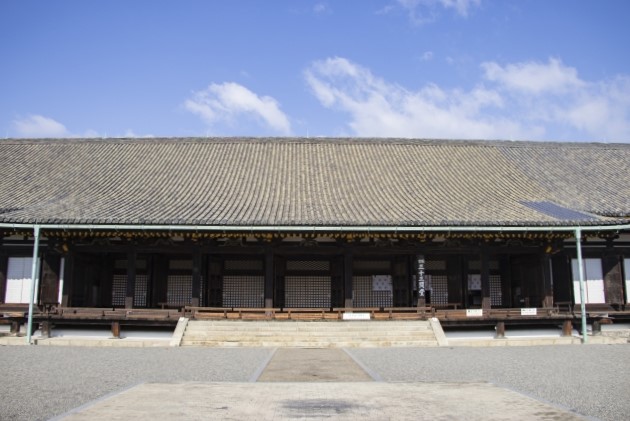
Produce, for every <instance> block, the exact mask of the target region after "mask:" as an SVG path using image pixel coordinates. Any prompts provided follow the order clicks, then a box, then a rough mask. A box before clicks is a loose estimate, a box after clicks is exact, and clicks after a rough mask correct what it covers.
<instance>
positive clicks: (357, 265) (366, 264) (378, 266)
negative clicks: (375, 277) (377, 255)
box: [353, 260, 391, 273]
mask: <svg viewBox="0 0 630 421" xmlns="http://www.w3.org/2000/svg"><path fill="white" fill-rule="evenodd" d="M353 266H354V270H356V271H366V272H367V271H374V273H376V272H378V273H389V272H390V267H391V265H390V261H389V260H355V261H354V263H353Z"/></svg>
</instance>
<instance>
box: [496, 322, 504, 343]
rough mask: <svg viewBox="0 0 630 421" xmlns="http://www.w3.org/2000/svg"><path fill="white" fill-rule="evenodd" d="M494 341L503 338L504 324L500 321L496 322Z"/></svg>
mask: <svg viewBox="0 0 630 421" xmlns="http://www.w3.org/2000/svg"><path fill="white" fill-rule="evenodd" d="M494 337H495V338H496V339H504V338H505V322H504V321H503V320H500V321H498V322H497V326H496V334H495V336H494Z"/></svg>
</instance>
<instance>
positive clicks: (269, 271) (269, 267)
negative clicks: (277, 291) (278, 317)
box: [265, 247, 274, 308]
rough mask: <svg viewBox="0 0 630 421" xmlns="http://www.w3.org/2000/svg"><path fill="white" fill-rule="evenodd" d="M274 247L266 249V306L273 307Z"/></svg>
mask: <svg viewBox="0 0 630 421" xmlns="http://www.w3.org/2000/svg"><path fill="white" fill-rule="evenodd" d="M273 265H274V257H273V248H272V247H267V248H266V249H265V307H266V308H273V305H274V303H273V280H274V279H273V278H274V266H273Z"/></svg>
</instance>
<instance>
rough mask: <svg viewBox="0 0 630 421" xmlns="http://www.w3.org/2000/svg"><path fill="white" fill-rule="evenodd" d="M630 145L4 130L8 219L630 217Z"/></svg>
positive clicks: (324, 221) (1, 199) (563, 221)
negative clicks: (31, 136)
mask: <svg viewBox="0 0 630 421" xmlns="http://www.w3.org/2000/svg"><path fill="white" fill-rule="evenodd" d="M629 169H630V145H625V144H582V143H539V142H483V141H476V142H472V141H438V140H400V139H303V138H295V139H291V138H287V139H267V138H218V139H188V138H168V139H142V140H140V139H104V140H100V139H99V140H76V139H74V140H69V139H47V140H11V139H8V140H2V141H0V222H9V223H56V224H78V223H81V224H85V223H88V224H146V225H149V224H171V225H177V224H188V225H190V224H194V225H234V226H252V225H298V226H302V225H304V226H313V225H318V226H348V225H352V226H393V227H396V226H453V225H483V226H486V225H488V226H490V225H492V226H497V225H505V226H521V225H523V226H525V225H550V226H557V225H573V224H583V225H588V224H605V223H611V222H619V220H620V219H621V220H628V219H630V171H629Z"/></svg>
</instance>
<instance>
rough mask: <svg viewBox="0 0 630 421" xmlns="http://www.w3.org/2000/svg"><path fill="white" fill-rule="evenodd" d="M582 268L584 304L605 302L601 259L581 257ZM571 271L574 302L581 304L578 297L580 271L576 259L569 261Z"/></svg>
mask: <svg viewBox="0 0 630 421" xmlns="http://www.w3.org/2000/svg"><path fill="white" fill-rule="evenodd" d="M582 260H583V263H584V265H583V268H584V280H585V281H586V282H585V285H584V295H585V296H586V297H585V298H586V301H585V302H586V304H603V303H605V302H606V295H605V293H604V276H603V273H602V261H601V260H600V259H582ZM571 267H572V269H573V270H572V272H573V292H574V297H575V304H581V303H582V301H581V299H580V273H579V271H578V269H579V268H578V263H577V259H573V260H572V261H571Z"/></svg>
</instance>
